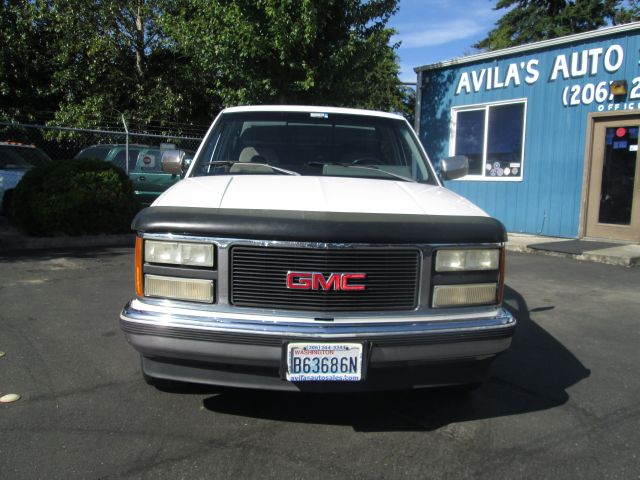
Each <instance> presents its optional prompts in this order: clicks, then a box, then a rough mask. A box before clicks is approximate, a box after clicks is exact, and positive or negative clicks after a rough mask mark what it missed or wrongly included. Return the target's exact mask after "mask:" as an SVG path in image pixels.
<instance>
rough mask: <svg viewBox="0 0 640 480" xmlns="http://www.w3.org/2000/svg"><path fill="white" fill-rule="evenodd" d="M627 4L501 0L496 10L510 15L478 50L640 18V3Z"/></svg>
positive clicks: (605, 0)
mask: <svg viewBox="0 0 640 480" xmlns="http://www.w3.org/2000/svg"><path fill="white" fill-rule="evenodd" d="M626 3H627V4H629V5H630V7H629V8H627V7H626V6H625V5H624V2H622V1H621V0H498V2H497V3H496V6H495V10H501V9H508V11H507V13H505V14H504V16H502V18H500V20H498V21H497V22H496V27H495V28H494V29H493V30H491V31H490V32H489V34H488V35H487V37H486V38H484V39H483V40H481V41H479V42H478V43H476V44H475V45H474V47H475V48H480V49H484V50H497V49H500V48H507V47H512V46H516V45H522V44H525V43H530V42H537V41H540V40H547V39H550V38H556V37H562V36H565V35H570V34H573V33H580V32H587V31H590V30H596V29H598V28H600V27H604V26H606V25H610V24H615V23H627V22H630V21H634V20H637V19H638V18H640V17H638V1H637V0H631V1H630V2H626Z"/></svg>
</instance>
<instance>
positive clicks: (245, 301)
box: [229, 246, 420, 312]
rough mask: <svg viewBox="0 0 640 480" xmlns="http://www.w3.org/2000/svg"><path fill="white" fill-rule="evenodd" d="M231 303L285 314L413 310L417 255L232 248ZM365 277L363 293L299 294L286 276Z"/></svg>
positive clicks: (406, 251)
mask: <svg viewBox="0 0 640 480" xmlns="http://www.w3.org/2000/svg"><path fill="white" fill-rule="evenodd" d="M230 267H231V274H230V285H229V287H230V301H231V304H233V305H236V306H244V307H259V308H278V309H286V310H313V311H320V312H323V311H324V312H335V311H380V310H412V309H414V308H415V307H416V304H417V292H418V284H419V281H418V279H419V274H420V253H419V251H418V250H417V249H397V250H396V249H393V250H388V249H384V250H383V249H347V250H345V249H340V250H338V249H311V248H279V247H245V246H234V247H232V248H231V251H230ZM290 271H299V272H320V273H322V274H324V275H329V274H330V273H364V274H366V275H367V277H366V279H365V280H364V281H359V282H358V283H363V284H364V285H366V290H364V291H336V290H327V291H325V290H298V289H288V288H287V287H286V276H287V272H290Z"/></svg>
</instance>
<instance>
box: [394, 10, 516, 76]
mask: <svg viewBox="0 0 640 480" xmlns="http://www.w3.org/2000/svg"><path fill="white" fill-rule="evenodd" d="M495 4H496V2H495V0H400V1H399V2H398V6H399V9H398V12H397V13H396V14H395V15H394V16H393V17H391V20H390V21H389V26H390V27H392V28H394V29H395V30H396V31H397V32H398V34H397V35H396V36H395V37H394V38H393V41H395V42H398V41H401V42H402V44H401V45H400V48H399V49H398V50H397V54H398V57H399V58H400V70H401V71H400V80H402V81H403V82H415V81H416V74H415V72H414V71H413V69H414V68H415V67H419V66H422V65H429V64H431V63H437V62H439V61H442V60H450V59H452V58H456V57H461V56H463V55H468V54H471V53H475V52H474V49H473V48H472V45H473V44H474V43H476V42H477V41H479V40H482V39H483V38H484V37H485V36H486V34H487V33H488V32H489V30H491V29H492V28H493V27H494V26H495V22H496V21H497V20H498V19H499V18H500V17H501V16H502V15H503V14H504V13H505V12H506V11H505V10H501V11H497V12H496V11H494V10H493V7H494V6H495Z"/></svg>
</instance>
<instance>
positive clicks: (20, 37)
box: [0, 0, 403, 135]
mask: <svg viewBox="0 0 640 480" xmlns="http://www.w3.org/2000/svg"><path fill="white" fill-rule="evenodd" d="M396 5H397V0H233V1H232V0H117V1H114V0H75V1H73V2H69V1H68V0H31V1H28V2H27V1H24V0H0V60H1V61H0V117H4V119H7V118H11V117H14V118H15V117H20V118H25V116H27V117H28V116H29V112H33V111H43V110H47V111H50V112H52V113H53V114H54V115H55V119H54V122H55V123H56V124H62V125H73V126H79V127H88V128H91V127H100V126H104V125H105V124H110V125H113V124H114V123H119V121H120V116H121V115H122V114H124V115H125V117H126V118H127V120H128V121H129V122H130V124H132V123H134V124H145V125H148V124H153V126H155V127H157V126H164V125H165V124H166V123H168V122H180V123H187V124H200V125H201V124H208V123H209V122H210V121H211V118H212V117H213V116H214V115H215V114H216V113H217V112H218V111H219V110H220V109H221V108H222V107H223V106H229V105H238V104H249V103H267V102H269V103H311V104H330V105H345V106H359V107H365V108H377V109H383V110H399V109H400V108H401V102H402V96H403V92H402V87H401V86H400V84H399V81H398V79H397V74H398V64H397V58H396V54H395V49H396V47H397V45H390V41H391V37H392V35H393V33H394V32H393V30H391V29H390V28H388V27H387V22H388V20H389V18H390V17H391V15H393V13H394V12H395V11H396V8H397V7H396ZM25 112H26V113H25ZM159 119H161V120H159ZM172 130H174V131H175V128H172ZM59 135H63V134H62V133H60V134H59ZM65 135H66V134H65Z"/></svg>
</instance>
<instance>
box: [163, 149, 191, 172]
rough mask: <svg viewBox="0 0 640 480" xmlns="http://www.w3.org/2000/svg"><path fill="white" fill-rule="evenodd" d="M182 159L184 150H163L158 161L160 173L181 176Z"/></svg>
mask: <svg viewBox="0 0 640 480" xmlns="http://www.w3.org/2000/svg"><path fill="white" fill-rule="evenodd" d="M184 157H185V151H184V150H165V151H164V152H163V154H162V159H161V160H160V164H161V166H162V171H163V172H165V173H170V174H172V175H182V171H183V162H184Z"/></svg>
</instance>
